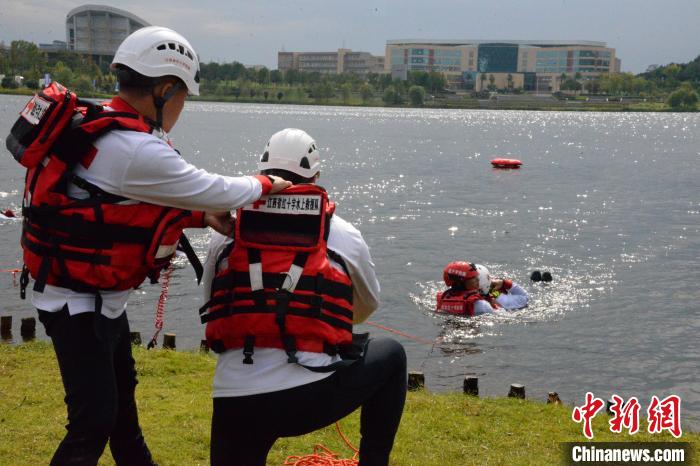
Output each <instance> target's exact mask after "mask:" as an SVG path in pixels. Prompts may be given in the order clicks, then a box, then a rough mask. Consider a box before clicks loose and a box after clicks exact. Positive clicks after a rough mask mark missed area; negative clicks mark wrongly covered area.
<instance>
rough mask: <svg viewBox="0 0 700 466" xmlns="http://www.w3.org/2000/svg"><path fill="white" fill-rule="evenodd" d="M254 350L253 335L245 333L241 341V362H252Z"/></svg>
mask: <svg viewBox="0 0 700 466" xmlns="http://www.w3.org/2000/svg"><path fill="white" fill-rule="evenodd" d="M254 352H255V335H246V337H245V340H244V341H243V356H245V357H244V358H243V364H253V353H254Z"/></svg>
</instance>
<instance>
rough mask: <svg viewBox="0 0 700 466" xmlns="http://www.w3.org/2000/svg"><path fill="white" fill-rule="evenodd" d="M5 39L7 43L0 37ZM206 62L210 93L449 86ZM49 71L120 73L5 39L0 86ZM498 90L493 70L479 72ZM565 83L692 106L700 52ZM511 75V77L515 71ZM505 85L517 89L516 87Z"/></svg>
mask: <svg viewBox="0 0 700 466" xmlns="http://www.w3.org/2000/svg"><path fill="white" fill-rule="evenodd" d="M0 45H2V44H0ZM200 66H201V70H200V76H201V93H202V94H203V95H205V96H215V97H223V98H230V99H235V100H239V99H241V100H263V99H264V100H265V101H267V100H271V101H275V100H277V101H281V100H283V99H284V100H285V101H298V102H307V101H309V100H312V101H315V102H319V103H324V102H329V101H330V100H334V101H342V102H343V103H351V102H357V101H358V100H359V101H361V102H362V103H365V104H366V103H370V102H373V101H377V100H381V101H382V102H383V103H384V104H385V105H403V104H404V103H406V102H410V103H411V105H414V106H417V105H422V104H423V102H424V100H425V98H426V96H430V95H436V94H441V93H443V92H444V91H445V90H446V88H447V81H446V78H445V76H444V75H443V74H442V73H438V72H423V71H413V72H409V73H408V76H407V79H406V80H399V79H392V77H391V75H389V74H377V73H368V74H366V75H362V76H361V75H356V74H352V73H344V74H337V75H329V74H321V73H319V72H303V71H298V70H285V71H281V70H270V69H268V68H265V67H262V68H252V67H246V66H245V65H243V64H241V63H238V62H235V61H234V62H231V63H216V62H210V63H202V64H201V65H200ZM45 73H49V74H50V75H51V78H52V79H53V80H55V81H59V82H61V83H62V84H64V85H66V86H69V87H72V88H74V89H75V90H76V91H77V92H80V93H95V92H103V93H111V92H114V89H115V84H116V80H115V77H114V75H113V74H112V73H111V72H110V70H109V68H108V66H107V65H105V66H103V67H99V66H97V65H96V64H95V63H94V62H93V61H92V60H91V58H90V57H89V56H88V55H81V54H77V53H72V52H68V51H65V52H60V53H53V54H51V55H50V58H49V57H48V56H47V54H45V53H43V52H42V51H40V50H39V48H38V47H37V45H36V44H34V43H32V42H28V41H22V40H18V41H12V43H11V44H10V46H9V47H4V46H3V47H0V74H4V75H5V78H4V79H3V81H2V82H1V83H0V85H2V87H5V88H12V87H18V86H19V83H16V82H15V80H14V76H16V75H19V76H23V77H24V81H23V84H22V85H24V86H26V87H29V88H30V89H36V88H37V87H38V86H39V79H41V78H43V76H44V74H45ZM481 79H482V81H485V80H486V79H488V80H489V85H488V86H484V84H485V83H484V82H482V87H485V88H488V89H489V90H496V89H495V85H494V79H493V76H490V77H488V76H487V75H486V74H482V75H481ZM560 80H561V81H560V82H561V86H560V87H561V89H562V90H564V91H585V92H587V93H589V94H605V95H611V96H637V97H645V98H646V97H650V98H652V97H653V98H668V103H669V105H671V106H672V107H676V108H687V109H692V108H694V107H695V104H696V103H697V101H698V96H697V93H698V91H700V56H698V57H697V58H696V59H695V60H693V61H691V62H689V63H685V64H676V63H672V64H669V65H666V66H661V67H658V68H657V69H655V70H653V71H649V72H646V73H641V74H638V75H634V74H632V73H613V74H610V75H602V76H600V77H597V78H594V79H583V78H582V76H581V75H580V74H579V73H577V74H575V75H571V76H569V75H566V74H562V75H561V76H560ZM509 82H510V83H512V82H513V81H512V78H511V79H509ZM512 87H513V86H512V84H511V85H510V89H506V90H505V91H507V92H508V91H511V92H513V91H516V89H512Z"/></svg>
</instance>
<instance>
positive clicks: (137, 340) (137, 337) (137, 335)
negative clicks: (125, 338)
mask: <svg viewBox="0 0 700 466" xmlns="http://www.w3.org/2000/svg"><path fill="white" fill-rule="evenodd" d="M129 335H130V336H131V344H132V345H137V346H141V332H131V333H130V334H129Z"/></svg>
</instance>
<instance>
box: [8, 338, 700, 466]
mask: <svg viewBox="0 0 700 466" xmlns="http://www.w3.org/2000/svg"><path fill="white" fill-rule="evenodd" d="M135 357H136V362H137V369H138V373H139V382H140V383H139V385H138V387H137V399H138V404H139V415H140V419H141V425H142V427H143V430H144V434H145V436H146V440H147V441H148V444H149V447H150V448H151V451H152V452H153V455H154V457H155V459H156V460H157V461H158V463H159V464H160V465H197V464H201V465H204V464H208V454H209V453H208V445H209V423H210V417H211V399H210V385H211V380H212V376H213V372H214V366H215V359H214V357H213V356H211V355H206V354H199V353H191V352H176V351H165V350H152V351H146V350H144V349H142V348H136V349H135ZM65 422H66V421H65V406H64V404H63V387H62V386H61V380H60V376H59V373H58V367H57V364H56V359H55V356H54V353H53V349H52V347H51V346H50V345H49V344H47V343H43V342H35V343H30V344H23V345H18V346H10V345H0V465H3V466H4V465H8V466H9V465H13V466H14V465H29V464H32V465H33V464H47V463H48V460H49V458H50V457H51V454H52V453H53V450H54V449H55V447H56V446H57V445H58V443H59V441H60V440H61V438H62V437H63V434H64V432H65V431H64V427H63V426H64V424H65ZM606 422H607V417H606V416H603V415H599V416H597V417H596V418H595V420H594V432H595V434H596V437H595V440H596V441H630V440H635V441H672V440H673V438H672V437H671V436H670V435H668V434H664V435H655V436H652V435H649V434H646V433H643V434H642V433H640V434H637V435H635V436H633V437H630V436H628V435H614V434H611V433H610V432H609V431H608V428H607V425H606ZM642 424H643V425H642V430H643V429H644V427H645V426H646V424H645V421H643V422H642ZM341 428H342V430H343V432H344V433H345V434H346V436H347V437H348V438H349V439H350V441H351V442H352V443H353V444H354V445H355V446H357V445H358V444H359V416H358V413H357V412H355V413H353V414H352V415H350V416H349V417H348V418H346V419H344V420H342V421H341ZM582 439H583V437H582V435H581V431H580V425H577V424H575V423H574V422H572V421H571V407H568V406H555V405H547V404H544V403H539V402H531V401H523V400H515V399H508V398H499V399H479V398H474V397H468V396H465V395H463V394H461V393H451V394H440V395H435V394H429V393H426V392H424V391H419V392H414V393H409V396H408V401H407V404H406V409H405V411H404V415H403V419H402V422H401V427H400V429H399V433H398V435H397V439H396V443H395V446H394V450H393V453H392V461H391V464H393V465H402V466H404V465H405V466H409V465H416V466H425V465H441V466H442V465H455V466H457V465H459V466H461V465H469V464H480V465H482V464H494V465H521V464H522V465H531V464H534V465H538V464H543V465H545V464H561V450H560V446H559V443H560V442H565V441H581V440H582ZM682 440H683V441H689V442H692V443H693V445H694V449H695V451H697V450H698V446H700V435H698V434H697V433H688V432H685V433H684V435H683V439H682ZM318 443H321V444H323V445H325V446H327V447H328V448H330V449H331V450H333V451H335V452H338V453H339V454H340V455H341V457H344V458H346V457H347V458H349V457H351V456H352V452H351V451H350V450H349V449H348V448H347V447H346V446H345V445H344V443H343V441H342V440H341V439H340V437H339V436H338V434H337V433H336V431H335V428H334V426H330V427H327V428H325V429H322V430H320V431H317V432H313V433H311V434H308V435H305V436H302V437H295V438H286V439H280V440H279V441H278V442H277V443H276V444H275V445H274V447H273V449H272V451H271V453H270V456H269V458H268V464H270V465H280V464H283V463H284V460H285V459H286V457H287V456H289V455H305V454H309V453H311V452H312V450H313V446H314V445H315V444H318ZM100 464H103V465H111V464H113V462H112V459H111V456H110V454H109V449H107V450H106V452H105V454H104V455H103V457H102V460H101V462H100Z"/></svg>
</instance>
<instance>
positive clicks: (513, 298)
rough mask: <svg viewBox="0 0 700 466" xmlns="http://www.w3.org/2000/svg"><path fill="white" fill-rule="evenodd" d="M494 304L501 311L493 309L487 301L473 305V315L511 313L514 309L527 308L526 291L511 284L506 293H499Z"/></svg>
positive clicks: (515, 284)
mask: <svg viewBox="0 0 700 466" xmlns="http://www.w3.org/2000/svg"><path fill="white" fill-rule="evenodd" d="M496 302H497V303H498V304H499V306H501V308H502V309H494V308H493V307H491V304H489V303H488V301H477V302H475V303H474V315H480V314H488V313H491V312H498V311H503V310H506V311H511V310H514V309H522V308H524V307H526V306H527V303H528V295H527V291H525V290H524V289H523V287H521V286H520V285H518V284H517V283H513V285H512V286H511V287H510V289H509V290H508V291H507V292H506V293H501V294H500V295H498V298H496Z"/></svg>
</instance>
